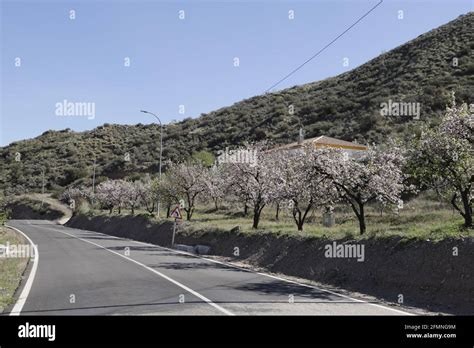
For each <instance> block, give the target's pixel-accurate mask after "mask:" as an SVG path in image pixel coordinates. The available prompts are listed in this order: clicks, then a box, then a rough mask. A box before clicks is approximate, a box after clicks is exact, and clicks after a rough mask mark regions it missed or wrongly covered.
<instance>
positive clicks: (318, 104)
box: [0, 12, 474, 191]
mask: <svg viewBox="0 0 474 348" xmlns="http://www.w3.org/2000/svg"><path fill="white" fill-rule="evenodd" d="M473 32H474V13H473V12H470V13H469V14H467V15H464V16H460V17H459V18H457V19H456V20H454V21H452V22H450V23H448V24H446V25H443V26H441V27H439V28H437V29H434V30H432V31H430V32H428V33H426V34H424V35H421V36H419V37H418V38H416V39H414V40H412V41H410V42H408V43H406V44H404V45H402V46H399V47H397V48H395V49H393V50H391V51H390V52H387V53H385V54H382V55H380V56H378V57H377V58H375V59H372V60H371V61H369V62H367V63H365V64H364V65H362V66H360V67H358V68H356V69H353V70H351V71H349V72H346V73H344V74H341V75H338V76H336V77H332V78H328V79H325V80H323V81H319V82H313V83H309V84H305V85H302V86H296V87H292V88H289V89H285V90H282V91H278V92H275V93H268V94H265V95H261V96H255V97H253V98H249V99H246V100H243V101H241V102H238V103H236V104H234V105H232V106H229V107H224V108H221V109H219V110H216V111H213V112H210V113H208V114H203V115H201V117H199V118H196V119H186V120H183V121H181V122H179V123H174V124H168V125H166V126H165V131H164V132H165V136H164V150H163V153H164V157H165V160H166V159H170V158H173V159H176V158H178V159H179V158H181V159H182V158H185V157H187V156H189V154H191V153H192V152H197V151H200V150H207V151H211V152H213V153H215V152H216V151H217V150H219V149H223V148H225V147H227V146H232V145H237V144H240V143H242V142H243V141H256V140H261V139H264V138H265V139H271V140H273V141H274V142H276V143H287V142H291V141H293V140H294V139H295V138H296V135H297V133H298V130H299V128H300V127H303V128H304V130H305V133H306V137H313V136H317V135H322V134H324V135H328V136H332V137H337V138H340V139H345V140H352V139H357V140H358V141H359V142H360V143H372V142H376V143H380V142H383V141H384V140H385V139H386V138H387V137H388V136H394V135H400V136H403V137H410V136H411V135H412V134H413V132H414V131H416V128H417V127H418V126H419V125H420V123H421V122H420V121H415V120H413V119H412V118H410V117H386V116H381V115H380V104H381V103H382V102H388V100H389V99H391V100H393V101H404V102H418V103H420V104H421V120H422V121H427V122H436V121H437V120H439V117H440V116H441V114H442V113H443V111H444V109H445V105H446V104H447V102H448V99H449V93H450V91H451V90H454V91H456V96H457V98H458V100H460V101H465V102H470V103H472V102H473V97H474V55H473V49H474V35H473V34H472V33H473ZM454 57H456V58H458V66H453V58H454ZM289 105H293V106H294V114H293V115H290V114H289V112H288V107H289ZM7 116H8V115H6V117H7ZM158 134H159V133H158V126H157V125H149V126H145V125H141V124H138V125H135V126H126V125H109V124H105V125H103V126H101V127H98V128H96V129H94V130H91V131H86V132H73V131H70V130H68V129H67V130H63V131H47V132H45V133H43V134H42V135H40V136H38V137H37V138H34V139H29V140H23V141H18V142H15V143H12V144H10V145H9V146H7V147H3V148H0V167H1V168H2V169H1V172H0V188H2V189H8V188H12V187H15V188H16V189H17V190H18V191H25V190H38V189H40V187H41V168H44V169H45V173H46V175H45V176H46V181H47V185H46V187H47V189H48V190H60V189H61V188H62V187H64V186H67V185H69V184H71V183H73V182H77V183H79V182H81V181H86V182H87V183H88V184H89V183H90V177H91V174H92V163H93V161H94V158H95V159H96V161H97V176H98V177H100V176H106V177H122V176H125V175H135V174H136V173H143V172H153V173H156V171H157V155H158V151H157V149H158V146H159V145H158V144H159V135H158ZM17 153H19V154H21V160H20V161H16V160H15V159H16V158H18V156H17ZM127 154H128V156H127ZM126 158H129V159H130V160H129V161H127V160H125V159H126ZM99 179H100V178H99Z"/></svg>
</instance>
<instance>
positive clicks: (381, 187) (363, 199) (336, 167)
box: [313, 144, 405, 234]
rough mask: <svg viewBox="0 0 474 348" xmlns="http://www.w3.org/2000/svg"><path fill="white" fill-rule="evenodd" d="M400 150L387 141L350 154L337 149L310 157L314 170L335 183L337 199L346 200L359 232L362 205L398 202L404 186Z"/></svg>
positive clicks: (362, 223)
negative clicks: (361, 151) (356, 154)
mask: <svg viewBox="0 0 474 348" xmlns="http://www.w3.org/2000/svg"><path fill="white" fill-rule="evenodd" d="M403 153H404V151H403V149H402V148H401V147H400V146H397V145H395V144H391V146H390V147H387V148H386V149H383V150H382V149H380V148H377V147H375V146H373V147H371V148H369V149H368V150H367V151H365V152H364V153H363V154H361V155H359V156H356V157H353V156H346V155H344V152H343V151H340V150H325V151H322V152H320V153H319V154H318V155H317V156H314V157H313V159H314V170H315V171H316V172H318V173H319V174H321V175H324V176H326V177H327V178H328V179H330V180H331V181H332V183H333V184H334V185H335V187H336V189H337V191H338V195H339V197H340V199H342V200H344V201H345V202H347V203H348V204H349V205H350V206H351V208H352V210H353V211H354V214H355V215H356V217H357V219H358V220H359V230H360V234H364V233H365V231H366V229H367V228H366V221H365V207H366V204H367V203H369V202H372V201H379V202H380V203H383V204H387V203H398V202H399V201H400V197H401V194H402V192H403V190H404V188H405V186H404V179H405V175H404V174H403V172H402V168H403V164H404V163H405V156H404V155H403Z"/></svg>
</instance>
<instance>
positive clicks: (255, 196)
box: [226, 143, 279, 229]
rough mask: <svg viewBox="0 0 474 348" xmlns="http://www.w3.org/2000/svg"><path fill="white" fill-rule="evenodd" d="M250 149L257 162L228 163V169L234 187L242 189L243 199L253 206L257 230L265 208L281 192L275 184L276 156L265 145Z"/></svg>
mask: <svg viewBox="0 0 474 348" xmlns="http://www.w3.org/2000/svg"><path fill="white" fill-rule="evenodd" d="M249 148H250V151H252V153H254V154H255V157H256V158H255V161H253V162H252V163H238V162H233V163H227V164H226V167H227V168H228V170H230V173H232V175H231V176H230V177H229V180H230V181H231V182H232V183H233V186H234V187H240V188H241V191H240V194H241V195H242V198H245V199H246V200H248V202H249V203H250V204H251V205H252V208H253V225H252V227H253V228H255V229H257V228H258V224H259V222H260V215H261V213H262V210H263V208H265V206H266V205H267V204H269V203H271V202H273V201H274V200H275V199H276V197H278V194H279V192H278V187H277V185H276V184H275V178H276V175H275V172H274V171H275V154H274V153H272V152H269V151H267V150H268V148H267V145H266V144H264V143H260V144H255V145H253V146H252V147H249ZM249 148H248V149H249Z"/></svg>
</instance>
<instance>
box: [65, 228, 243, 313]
mask: <svg viewBox="0 0 474 348" xmlns="http://www.w3.org/2000/svg"><path fill="white" fill-rule="evenodd" d="M56 232H59V233H63V234H66V235H68V236H71V237H73V238H76V239H79V240H81V241H83V242H85V243H89V244H92V245H95V246H97V247H99V248H102V249H104V250H107V251H108V252H111V253H112V254H115V255H118V256H120V257H123V258H124V259H125V260H128V261H131V262H133V263H135V264H137V265H139V266H142V267H143V268H145V269H147V270H149V271H150V272H153V273H155V274H157V275H159V276H160V277H162V278H164V279H166V280H168V281H169V282H171V283H173V284H175V285H177V286H179V287H180V288H182V289H184V290H186V291H187V292H189V293H190V294H192V295H194V296H196V297H198V298H200V299H201V300H203V301H204V302H206V303H207V304H209V305H211V306H213V307H214V308H216V309H218V310H219V311H221V312H222V313H224V314H226V315H234V314H233V313H232V312H230V311H228V310H227V309H225V308H222V307H221V306H219V305H218V304H216V303H214V302H212V301H211V300H210V299H208V298H207V297H205V296H203V295H201V294H200V293H198V292H196V291H194V290H193V289H191V288H189V287H187V286H186V285H184V284H181V283H180V282H178V281H176V280H174V279H172V278H170V277H168V276H167V275H165V274H163V273H161V272H158V271H157V270H155V269H153V268H151V267H148V266H147V265H145V264H143V263H141V262H138V261H136V260H134V259H132V258H130V257H127V256H125V255H122V254H120V253H118V252H116V251H113V250H110V249H107V248H106V247H103V246H102V245H100V244H97V243H94V242H91V241H88V240H86V239H83V238H79V237H77V236H75V235H73V234H70V233H67V232H64V231H58V230H56Z"/></svg>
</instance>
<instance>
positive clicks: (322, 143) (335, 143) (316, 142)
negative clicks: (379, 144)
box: [275, 135, 367, 151]
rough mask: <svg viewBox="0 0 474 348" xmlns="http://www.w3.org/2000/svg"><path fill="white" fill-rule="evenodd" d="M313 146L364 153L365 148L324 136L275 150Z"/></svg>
mask: <svg viewBox="0 0 474 348" xmlns="http://www.w3.org/2000/svg"><path fill="white" fill-rule="evenodd" d="M311 144H313V146H314V147H316V148H318V147H332V148H337V149H346V150H353V151H366V150H367V146H365V145H361V144H357V143H353V142H350V141H345V140H340V139H336V138H331V137H327V136H325V135H321V136H319V137H316V138H310V139H305V140H303V142H294V143H290V144H286V145H283V146H280V147H277V148H276V149H275V150H285V149H287V150H291V149H297V148H300V147H302V146H304V145H311Z"/></svg>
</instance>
